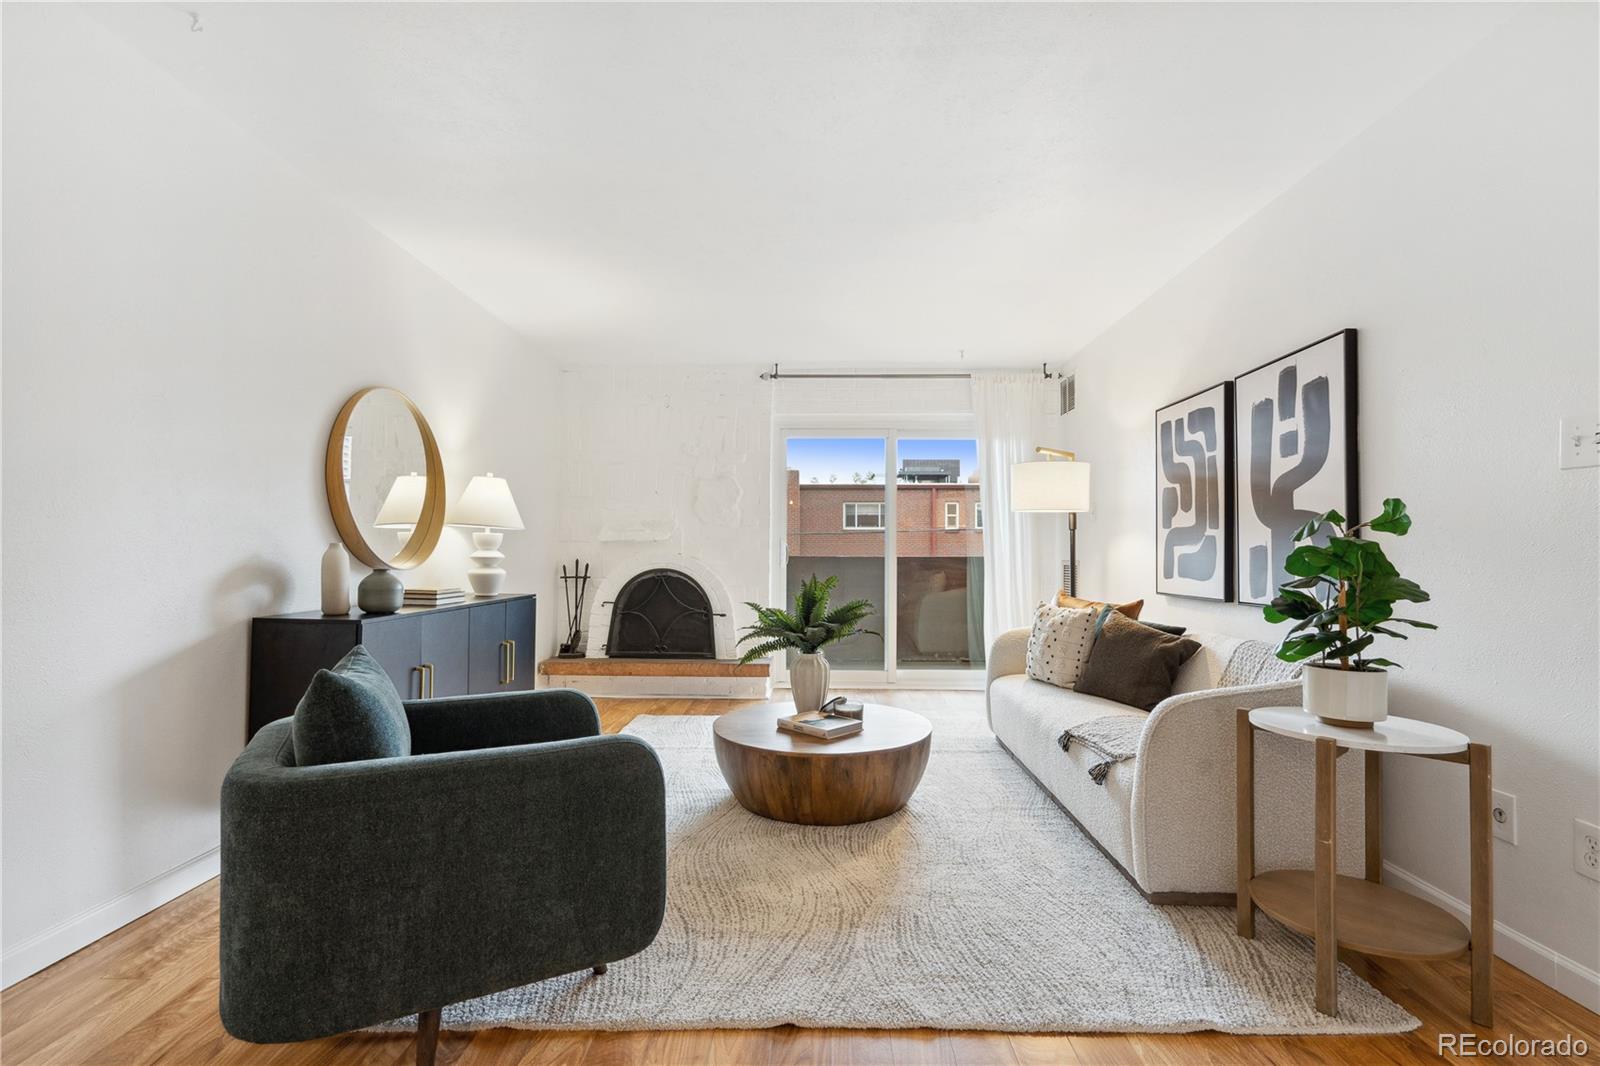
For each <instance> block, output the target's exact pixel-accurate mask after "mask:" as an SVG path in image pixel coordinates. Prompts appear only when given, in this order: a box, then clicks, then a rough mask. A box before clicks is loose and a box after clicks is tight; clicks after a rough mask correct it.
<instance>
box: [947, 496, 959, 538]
mask: <svg viewBox="0 0 1600 1066" xmlns="http://www.w3.org/2000/svg"><path fill="white" fill-rule="evenodd" d="M944 528H945V531H946V532H949V531H950V530H958V529H960V528H961V501H960V500H946V501H944Z"/></svg>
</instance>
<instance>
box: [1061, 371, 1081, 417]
mask: <svg viewBox="0 0 1600 1066" xmlns="http://www.w3.org/2000/svg"><path fill="white" fill-rule="evenodd" d="M1077 407H1078V375H1076V374H1068V375H1066V376H1065V377H1063V378H1062V379H1061V413H1062V414H1064V415H1065V414H1071V413H1072V412H1073V411H1074V410H1076V409H1077Z"/></svg>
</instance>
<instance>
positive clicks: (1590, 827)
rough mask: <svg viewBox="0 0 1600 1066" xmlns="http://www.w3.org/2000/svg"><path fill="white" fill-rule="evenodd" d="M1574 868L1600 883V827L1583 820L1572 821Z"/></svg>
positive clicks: (1575, 819)
mask: <svg viewBox="0 0 1600 1066" xmlns="http://www.w3.org/2000/svg"><path fill="white" fill-rule="evenodd" d="M1572 868H1573V869H1574V870H1576V871H1578V872H1579V873H1580V874H1582V875H1583V876H1585V877H1587V878H1589V879H1591V880H1594V881H1600V825H1595V824H1594V823H1593V822H1586V821H1584V820H1583V819H1582V818H1574V819H1573V820H1572Z"/></svg>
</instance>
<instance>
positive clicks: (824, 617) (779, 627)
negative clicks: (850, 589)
mask: <svg viewBox="0 0 1600 1066" xmlns="http://www.w3.org/2000/svg"><path fill="white" fill-rule="evenodd" d="M838 586H839V579H838V578H837V577H829V578H825V579H822V580H820V581H819V580H818V579H817V575H815V574H812V575H811V579H810V580H809V581H804V582H801V584H800V592H799V593H798V594H797V595H796V596H795V598H794V612H793V613H792V614H791V613H790V612H788V611H785V610H784V609H783V608H781V607H763V606H761V604H759V603H749V602H746V604H745V606H747V607H749V608H750V609H751V610H752V611H754V612H755V613H756V622H755V625H752V626H746V627H745V629H744V633H743V635H742V636H741V637H740V638H739V643H740V644H747V643H749V642H750V641H758V642H759V643H757V645H756V646H755V647H753V648H750V649H749V650H747V651H746V652H745V653H744V656H743V658H741V659H740V660H739V661H740V662H741V663H748V662H751V661H753V660H755V659H759V658H761V657H762V656H763V655H770V654H771V653H772V652H775V651H783V650H786V649H790V648H792V649H794V650H795V651H798V652H800V653H801V654H804V655H814V654H816V653H817V652H819V651H821V650H822V649H823V648H824V647H825V646H826V645H829V644H833V643H835V642H837V641H841V640H843V639H844V638H846V637H849V636H854V635H855V634H857V633H866V634H869V635H871V636H874V637H876V636H880V635H881V634H879V633H876V632H874V631H873V630H870V629H861V628H858V627H859V626H860V625H861V623H862V622H864V621H866V620H867V618H869V617H870V616H871V615H872V613H873V610H874V608H873V606H872V603H871V601H869V600H851V601H849V602H848V603H845V604H843V605H842V606H839V607H835V608H834V609H833V610H831V611H830V610H828V600H829V598H830V597H831V596H832V595H833V590H834V589H835V588H837V587H838Z"/></svg>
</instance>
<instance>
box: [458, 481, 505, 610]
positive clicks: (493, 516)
mask: <svg viewBox="0 0 1600 1066" xmlns="http://www.w3.org/2000/svg"><path fill="white" fill-rule="evenodd" d="M445 521H447V522H449V523H450V524H451V525H453V526H474V527H477V528H476V529H475V530H474V532H473V534H472V546H473V547H474V548H476V549H477V550H476V551H474V552H473V553H472V561H473V563H474V564H475V565H474V566H473V567H472V569H470V570H468V571H467V580H468V581H469V582H471V583H472V593H473V595H475V596H493V595H495V594H496V593H498V592H499V591H500V586H501V585H502V584H504V583H505V580H506V572H505V571H504V570H503V569H501V568H500V560H502V559H504V558H505V554H504V553H503V552H501V551H500V542H501V541H502V540H504V539H505V534H504V533H501V532H498V531H499V530H502V529H522V528H523V525H522V515H520V514H518V513H517V503H516V501H515V500H513V499H512V498H511V486H510V485H508V484H506V480H505V478H499V477H495V476H494V475H493V474H483V475H481V476H479V477H475V478H473V479H472V480H471V481H470V482H468V483H467V491H466V492H463V493H462V494H461V499H459V500H457V501H456V505H455V507H453V508H452V509H451V511H450V514H449V516H448V517H447V518H446V519H445Z"/></svg>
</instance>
